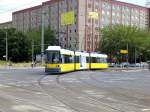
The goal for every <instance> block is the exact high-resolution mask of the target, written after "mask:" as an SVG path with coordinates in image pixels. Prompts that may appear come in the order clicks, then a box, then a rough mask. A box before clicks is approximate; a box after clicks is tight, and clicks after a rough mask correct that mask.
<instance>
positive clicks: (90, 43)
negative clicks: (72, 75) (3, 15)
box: [12, 0, 150, 51]
mask: <svg viewBox="0 0 150 112" xmlns="http://www.w3.org/2000/svg"><path fill="white" fill-rule="evenodd" d="M149 12H150V10H149V8H146V7H142V6H138V5H133V4H129V3H125V2H120V1H115V0H50V1H47V2H44V3H42V5H39V6H36V7H32V8H28V9H24V10H20V11H16V12H14V13H13V18H12V23H13V27H15V28H16V29H17V30H20V31H24V32H26V31H29V30H32V29H37V30H38V29H40V27H41V17H42V14H44V25H45V27H46V28H47V27H50V28H51V29H52V30H53V31H54V32H55V33H56V36H57V38H58V39H59V44H60V45H61V46H62V47H63V48H68V49H76V50H86V51H95V49H96V48H97V47H98V43H99V39H100V36H101V35H100V34H99V32H97V29H100V28H103V27H104V26H106V25H114V24H124V25H136V26H138V27H140V28H144V29H149ZM69 14H70V15H71V16H70V17H69V16H67V15H69ZM72 15H73V17H72ZM64 18H66V20H67V21H69V18H72V21H71V22H70V23H67V22H66V23H63V21H65V20H64Z"/></svg>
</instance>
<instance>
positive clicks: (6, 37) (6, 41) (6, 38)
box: [5, 27, 8, 65]
mask: <svg viewBox="0 0 150 112" xmlns="http://www.w3.org/2000/svg"><path fill="white" fill-rule="evenodd" d="M5 30H6V33H5V47H6V54H5V55H6V56H5V59H6V65H7V62H8V33H7V27H5Z"/></svg>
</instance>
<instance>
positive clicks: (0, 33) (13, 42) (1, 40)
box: [0, 28, 29, 62]
mask: <svg viewBox="0 0 150 112" xmlns="http://www.w3.org/2000/svg"><path fill="white" fill-rule="evenodd" d="M6 32H7V38H8V59H9V60H11V61H14V62H20V61H26V60H28V57H29V53H28V51H29V44H28V40H27V38H26V36H25V35H24V34H23V33H21V32H19V31H16V30H15V29H13V28H11V29H7V30H4V29H3V30H0V50H1V51H0V59H4V58H3V56H4V55H5V49H6V46H5V44H6Z"/></svg>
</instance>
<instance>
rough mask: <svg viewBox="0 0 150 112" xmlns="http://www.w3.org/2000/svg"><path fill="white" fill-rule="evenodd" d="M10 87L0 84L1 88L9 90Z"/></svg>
mask: <svg viewBox="0 0 150 112" xmlns="http://www.w3.org/2000/svg"><path fill="white" fill-rule="evenodd" d="M8 87H10V86H7V85H3V84H0V88H8Z"/></svg>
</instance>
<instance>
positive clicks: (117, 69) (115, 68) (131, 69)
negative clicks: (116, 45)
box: [108, 67, 149, 71]
mask: <svg viewBox="0 0 150 112" xmlns="http://www.w3.org/2000/svg"><path fill="white" fill-rule="evenodd" d="M108 69H109V70H113V71H133V70H134V71H143V70H149V69H148V67H110V68H108Z"/></svg>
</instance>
